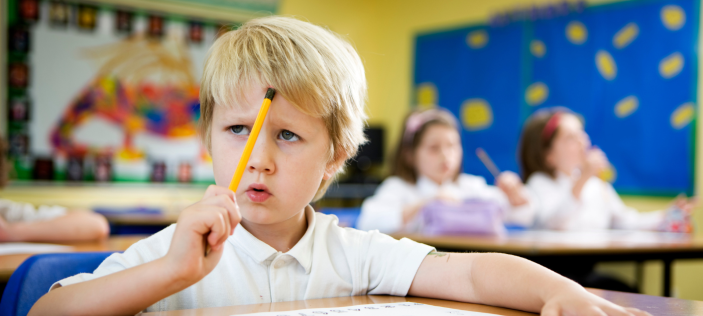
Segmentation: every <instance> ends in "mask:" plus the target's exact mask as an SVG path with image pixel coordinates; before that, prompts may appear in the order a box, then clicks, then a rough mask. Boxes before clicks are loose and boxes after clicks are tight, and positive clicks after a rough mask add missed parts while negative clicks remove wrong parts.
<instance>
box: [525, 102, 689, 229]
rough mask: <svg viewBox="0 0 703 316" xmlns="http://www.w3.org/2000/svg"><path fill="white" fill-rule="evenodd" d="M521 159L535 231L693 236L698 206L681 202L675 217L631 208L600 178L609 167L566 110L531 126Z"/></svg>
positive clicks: (542, 115) (538, 117)
mask: <svg viewBox="0 0 703 316" xmlns="http://www.w3.org/2000/svg"><path fill="white" fill-rule="evenodd" d="M518 155H519V158H520V164H521V167H522V175H523V179H524V180H525V181H526V186H527V188H528V189H529V190H530V191H531V192H532V195H533V196H534V197H535V201H534V202H535V203H534V204H535V205H534V206H535V213H534V214H535V217H534V219H533V220H532V221H533V227H535V228H539V229H552V230H594V229H637V230H663V231H678V232H690V231H691V230H692V226H691V220H690V212H691V211H692V209H693V205H694V203H693V202H694V201H692V200H688V199H687V198H685V197H679V198H677V199H676V200H675V201H674V203H673V205H672V208H671V209H670V210H669V211H658V212H649V213H640V212H638V211H637V210H635V209H633V208H630V207H627V206H626V205H625V204H624V203H623V202H622V200H621V199H620V197H619V196H618V194H617V193H616V192H615V190H614V189H613V186H612V185H610V183H608V182H606V181H603V180H601V179H600V178H599V177H598V175H600V174H602V172H603V171H604V170H606V168H608V167H609V163H608V159H607V158H606V156H605V154H604V153H603V152H602V151H601V150H600V149H598V148H597V147H592V146H591V141H590V139H589V137H588V134H586V132H585V131H584V129H583V124H582V122H581V120H580V119H579V118H578V117H577V116H576V115H575V114H574V113H573V112H571V111H570V110H568V109H566V108H561V107H557V108H552V109H543V110H540V111H538V112H536V113H535V114H533V115H532V116H531V117H530V118H529V119H528V120H527V122H526V123H525V126H524V128H523V132H522V139H521V140H520V148H519V154H518Z"/></svg>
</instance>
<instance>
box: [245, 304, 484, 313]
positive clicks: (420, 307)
mask: <svg viewBox="0 0 703 316" xmlns="http://www.w3.org/2000/svg"><path fill="white" fill-rule="evenodd" d="M246 315H251V316H319V315H349V316H352V315H354V316H381V315H383V316H434V315H447V316H448V315H465V316H489V315H493V316H496V315H495V314H486V313H479V312H469V311H462V310H458V309H452V308H446V307H438V306H432V305H427V304H420V303H411V302H405V303H390V304H369V305H354V306H346V307H336V308H312V309H301V310H295V311H289V312H265V313H254V314H245V315H239V316H246Z"/></svg>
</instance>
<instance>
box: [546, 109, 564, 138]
mask: <svg viewBox="0 0 703 316" xmlns="http://www.w3.org/2000/svg"><path fill="white" fill-rule="evenodd" d="M561 116H562V112H556V113H554V114H553V115H552V117H550V118H549V120H548V121H547V124H546V125H544V129H543V130H542V140H544V141H548V140H549V139H550V138H551V137H552V135H554V132H555V131H556V130H557V127H559V122H560V121H561Z"/></svg>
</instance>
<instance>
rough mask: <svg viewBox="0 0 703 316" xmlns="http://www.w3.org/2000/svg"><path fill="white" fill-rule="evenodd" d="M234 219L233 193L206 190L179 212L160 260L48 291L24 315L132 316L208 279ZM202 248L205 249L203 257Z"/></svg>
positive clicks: (235, 210) (221, 190) (236, 212)
mask: <svg viewBox="0 0 703 316" xmlns="http://www.w3.org/2000/svg"><path fill="white" fill-rule="evenodd" d="M240 218H241V217H240V215H239V209H238V208H237V205H236V204H235V201H234V193H233V192H232V191H230V190H229V189H227V188H223V187H217V186H210V187H209V188H208V189H207V191H206V192H205V196H204V197H203V199H202V200H201V201H200V202H198V203H196V204H193V205H191V206H189V207H188V208H186V209H184V210H183V212H181V215H180V216H179V218H178V225H176V229H175V232H174V233H173V238H172V239H171V246H170V248H169V250H168V253H167V254H166V255H165V256H164V257H162V258H159V259H156V260H154V261H151V262H148V263H145V264H142V265H138V266H135V267H131V268H129V269H125V270H122V271H119V272H115V273H113V274H109V275H106V276H103V277H99V278H96V279H94V280H90V281H85V282H81V283H77V284H71V285H67V286H65V287H61V288H58V289H55V290H52V291H50V292H49V293H47V294H46V295H44V296H43V297H42V298H41V299H39V300H38V301H37V303H36V304H34V306H33V307H32V309H31V310H30V313H29V314H30V315H105V314H110V315H118V314H119V315H122V314H136V313H138V312H140V311H142V310H144V309H145V308H147V307H149V306H151V305H153V304H154V303H156V302H158V301H159V300H161V299H163V298H165V297H168V296H169V295H171V294H174V293H176V292H179V291H181V290H183V289H185V288H187V287H188V286H190V285H192V284H194V283H196V282H198V281H199V280H201V279H202V278H204V277H205V276H206V275H207V274H208V273H210V271H212V270H213V269H214V268H215V266H216V265H217V263H218V262H219V261H220V258H221V257H222V253H223V249H224V243H225V242H226V241H227V238H228V237H229V236H230V235H231V234H232V232H233V231H234V227H236V225H237V224H238V223H239V221H240ZM206 243H207V244H209V245H210V246H211V250H210V252H209V253H208V254H207V256H205V255H204V253H205V245H206Z"/></svg>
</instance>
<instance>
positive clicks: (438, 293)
mask: <svg viewBox="0 0 703 316" xmlns="http://www.w3.org/2000/svg"><path fill="white" fill-rule="evenodd" d="M408 295H412V296H421V297H431V298H439V299H446V300H455V301H463V302H469V303H479V304H487V305H495V306H502V307H508V308H513V309H520V310H525V311H531V312H541V313H542V315H545V316H559V315H562V314H565V315H613V316H615V315H617V316H620V315H622V316H626V315H649V314H648V313H646V312H642V311H639V310H637V309H632V308H623V307H620V306H618V305H615V304H613V303H610V302H609V301H607V300H605V299H602V298H600V297H598V296H596V295H593V294H591V293H589V292H587V291H586V290H585V289H584V288H583V287H581V286H580V285H578V284H577V283H575V282H573V281H571V280H569V279H567V278H564V277H562V276H560V275H558V274H556V273H555V272H552V271H550V270H549V269H547V268H545V267H542V266H540V265H538V264H536V263H534V262H531V261H529V260H526V259H523V258H519V257H516V256H511V255H505V254H497V253H443V252H431V253H430V254H429V255H428V256H427V257H426V258H425V260H424V261H423V262H422V264H421V265H420V268H419V269H418V271H417V274H416V275H415V279H414V280H413V283H412V285H411V286H410V291H409V292H408Z"/></svg>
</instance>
